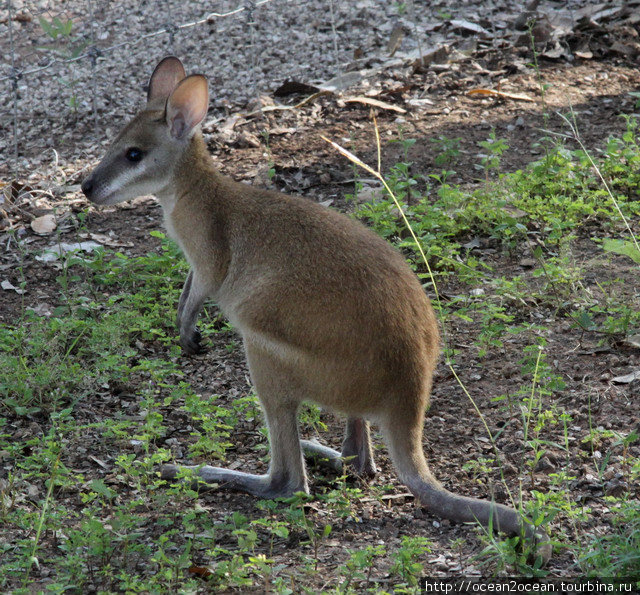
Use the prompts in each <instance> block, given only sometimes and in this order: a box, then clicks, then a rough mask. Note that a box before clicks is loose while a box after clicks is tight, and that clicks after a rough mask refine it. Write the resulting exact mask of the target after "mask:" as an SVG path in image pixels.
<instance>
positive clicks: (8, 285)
mask: <svg viewBox="0 0 640 595" xmlns="http://www.w3.org/2000/svg"><path fill="white" fill-rule="evenodd" d="M0 287H2V289H4V290H5V291H15V292H16V293H19V294H20V295H22V294H23V293H24V289H20V288H19V287H16V286H15V285H13V283H11V281H7V280H6V279H5V280H4V281H3V282H2V283H0Z"/></svg>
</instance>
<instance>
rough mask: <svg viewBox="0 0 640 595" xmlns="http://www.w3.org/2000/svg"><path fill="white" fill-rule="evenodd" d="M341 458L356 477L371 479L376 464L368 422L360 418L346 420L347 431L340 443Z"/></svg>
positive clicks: (374, 472)
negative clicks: (362, 476)
mask: <svg viewBox="0 0 640 595" xmlns="http://www.w3.org/2000/svg"><path fill="white" fill-rule="evenodd" d="M342 457H343V458H345V459H348V460H347V464H348V465H350V466H351V467H352V468H353V469H354V471H355V472H356V473H357V474H358V475H364V476H367V477H373V476H374V475H375V474H376V471H377V469H376V463H375V461H374V460H373V447H372V446H371V432H370V430H369V422H368V421H367V420H365V419H362V418H361V417H350V418H348V419H347V430H346V435H345V438H344V441H343V443H342Z"/></svg>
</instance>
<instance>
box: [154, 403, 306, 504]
mask: <svg viewBox="0 0 640 595" xmlns="http://www.w3.org/2000/svg"><path fill="white" fill-rule="evenodd" d="M258 394H260V393H258ZM262 405H263V407H264V411H265V417H266V420H267V425H268V428H269V443H270V446H271V463H270V465H269V472H268V473H267V474H266V475H252V474H250V473H243V472H242V471H234V470H231V469H222V468H220V467H210V466H209V465H205V466H204V467H200V468H198V467H197V466H189V467H182V468H183V469H194V470H197V473H198V475H199V477H200V478H201V479H202V480H203V481H205V482H207V483H217V484H220V487H221V488H227V489H232V490H238V491H242V492H248V493H249V494H253V495H255V496H258V497H260V498H280V497H286V496H291V495H292V494H294V493H295V492H308V491H309V488H308V486H307V478H306V474H305V470H304V460H303V458H302V451H301V449H300V438H299V436H298V424H297V413H298V404H297V403H294V402H291V401H287V400H284V401H279V400H278V398H271V399H267V400H266V401H265V400H263V402H262ZM179 469H180V467H178V466H176V465H165V466H163V468H162V471H161V477H162V479H167V480H168V479H173V478H175V477H176V475H177V474H178V471H179Z"/></svg>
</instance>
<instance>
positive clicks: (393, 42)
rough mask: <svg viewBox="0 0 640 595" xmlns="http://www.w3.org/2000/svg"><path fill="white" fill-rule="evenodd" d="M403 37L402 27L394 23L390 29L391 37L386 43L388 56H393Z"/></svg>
mask: <svg viewBox="0 0 640 595" xmlns="http://www.w3.org/2000/svg"><path fill="white" fill-rule="evenodd" d="M403 37H404V29H403V28H402V25H396V26H395V27H394V28H393V31H391V37H390V38H389V43H387V54H388V55H389V56H393V55H394V54H395V53H396V51H397V50H398V48H399V47H400V44H401V43H402V38H403Z"/></svg>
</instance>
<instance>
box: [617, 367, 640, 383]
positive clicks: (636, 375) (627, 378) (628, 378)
mask: <svg viewBox="0 0 640 595" xmlns="http://www.w3.org/2000/svg"><path fill="white" fill-rule="evenodd" d="M634 380H640V370H636V371H635V372H631V373H630V374H625V375H624V376H616V377H615V378H612V379H611V382H615V383H616V384H630V383H632V382H633V381H634Z"/></svg>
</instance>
